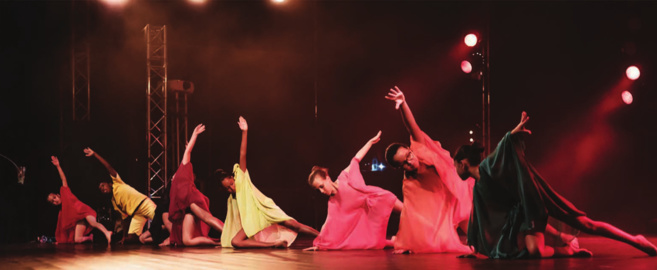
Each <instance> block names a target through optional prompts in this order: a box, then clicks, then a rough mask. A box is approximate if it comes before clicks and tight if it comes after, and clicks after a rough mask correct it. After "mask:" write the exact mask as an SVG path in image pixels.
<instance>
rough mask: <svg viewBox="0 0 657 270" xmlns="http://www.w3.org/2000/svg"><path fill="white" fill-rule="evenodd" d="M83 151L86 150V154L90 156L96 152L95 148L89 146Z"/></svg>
mask: <svg viewBox="0 0 657 270" xmlns="http://www.w3.org/2000/svg"><path fill="white" fill-rule="evenodd" d="M83 151H84V155H85V156H88V157H90V156H93V155H94V153H95V152H94V150H91V148H89V147H87V148H85V149H84V150H83Z"/></svg>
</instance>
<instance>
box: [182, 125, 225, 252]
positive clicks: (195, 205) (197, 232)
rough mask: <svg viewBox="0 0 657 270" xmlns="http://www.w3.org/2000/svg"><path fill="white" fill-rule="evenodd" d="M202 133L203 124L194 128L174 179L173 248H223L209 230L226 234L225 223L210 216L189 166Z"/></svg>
mask: <svg viewBox="0 0 657 270" xmlns="http://www.w3.org/2000/svg"><path fill="white" fill-rule="evenodd" d="M203 131H205V126H204V125H203V124H200V125H198V126H196V128H194V132H193V133H192V137H191V138H190V139H189V143H187V147H186V148H185V153H184V154H183V159H182V162H181V164H180V167H178V171H176V173H175V174H174V176H173V179H171V192H170V197H171V204H170V205H169V219H170V220H171V222H172V223H173V227H172V231H171V244H174V245H185V246H198V245H220V244H221V243H220V242H216V241H214V240H213V239H212V238H210V237H208V232H209V231H210V227H212V228H213V229H215V230H217V231H220V232H221V231H223V229H224V223H223V222H221V221H220V220H219V219H217V218H216V217H214V216H212V214H211V213H210V200H208V197H206V196H205V195H203V193H201V192H200V191H199V190H198V189H197V188H196V185H195V184H194V179H195V176H194V170H193V167H192V163H191V162H190V161H191V155H192V149H194V145H195V144H196V139H197V137H198V135H199V134H201V133H203Z"/></svg>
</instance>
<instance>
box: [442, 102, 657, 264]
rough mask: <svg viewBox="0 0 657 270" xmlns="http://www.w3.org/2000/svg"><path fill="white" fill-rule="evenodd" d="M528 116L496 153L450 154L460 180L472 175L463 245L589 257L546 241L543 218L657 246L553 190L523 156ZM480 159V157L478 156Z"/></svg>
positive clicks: (488, 251)
mask: <svg viewBox="0 0 657 270" xmlns="http://www.w3.org/2000/svg"><path fill="white" fill-rule="evenodd" d="M528 120H529V117H528V116H527V113H525V112H522V116H521V118H520V123H519V124H518V126H516V127H515V128H514V129H513V130H512V131H510V132H508V133H507V134H506V135H505V136H504V138H503V139H502V141H500V143H499V144H498V145H497V148H496V149H495V152H493V153H492V154H490V155H489V156H488V157H486V158H485V159H483V156H482V153H483V148H481V147H477V146H472V145H464V146H461V148H459V150H458V151H457V153H456V155H455V156H454V164H455V166H456V169H457V171H458V174H459V176H460V177H461V179H467V178H469V177H472V178H474V179H476V185H475V187H474V198H473V205H474V208H473V214H472V219H471V220H470V224H469V229H468V244H469V245H471V246H473V247H474V250H475V252H477V253H479V254H481V255H484V256H487V257H489V258H523V257H543V258H544V257H552V256H584V257H587V256H591V252H590V251H588V250H585V249H579V248H578V247H576V246H575V247H573V246H570V245H565V246H550V245H548V244H547V241H546V240H548V238H547V237H545V234H554V233H551V232H549V230H554V229H552V228H551V227H550V226H549V225H547V220H548V217H551V218H554V219H556V220H559V221H561V222H563V223H565V224H567V225H569V226H572V227H573V228H575V229H578V230H581V231H583V232H586V233H589V234H595V235H600V236H604V237H607V238H611V239H614V240H618V241H621V242H624V243H627V244H630V245H632V246H633V247H635V248H637V249H639V250H641V251H643V252H645V253H647V254H648V255H650V256H656V255H657V248H655V246H654V245H653V244H651V243H650V242H648V240H646V238H645V237H643V236H642V235H635V236H633V235H630V234H628V233H626V232H624V231H622V230H620V229H618V228H616V227H614V226H612V225H610V224H607V223H604V222H600V221H594V220H591V219H590V218H588V217H587V216H586V215H585V213H584V212H582V211H580V210H578V209H577V208H575V206H574V205H573V204H572V203H570V202H569V201H568V200H566V199H565V198H563V197H561V195H559V194H558V193H557V192H556V191H554V190H553V189H552V188H551V187H550V185H548V183H547V182H545V180H543V178H542V177H541V176H540V175H539V174H538V172H537V171H536V170H535V169H534V167H533V166H532V165H531V164H530V163H529V162H528V161H527V160H526V159H525V153H524V150H525V145H524V141H523V140H522V136H521V134H523V133H527V134H531V131H529V130H528V129H526V128H525V124H526V123H527V121H528ZM482 159H483V160H482Z"/></svg>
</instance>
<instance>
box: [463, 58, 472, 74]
mask: <svg viewBox="0 0 657 270" xmlns="http://www.w3.org/2000/svg"><path fill="white" fill-rule="evenodd" d="M461 70H463V72H465V73H468V74H470V72H472V64H470V62H468V61H467V60H463V61H461Z"/></svg>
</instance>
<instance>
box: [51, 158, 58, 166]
mask: <svg viewBox="0 0 657 270" xmlns="http://www.w3.org/2000/svg"><path fill="white" fill-rule="evenodd" d="M50 159H51V162H52V165H55V166H57V167H59V159H58V158H57V157H56V156H50Z"/></svg>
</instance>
